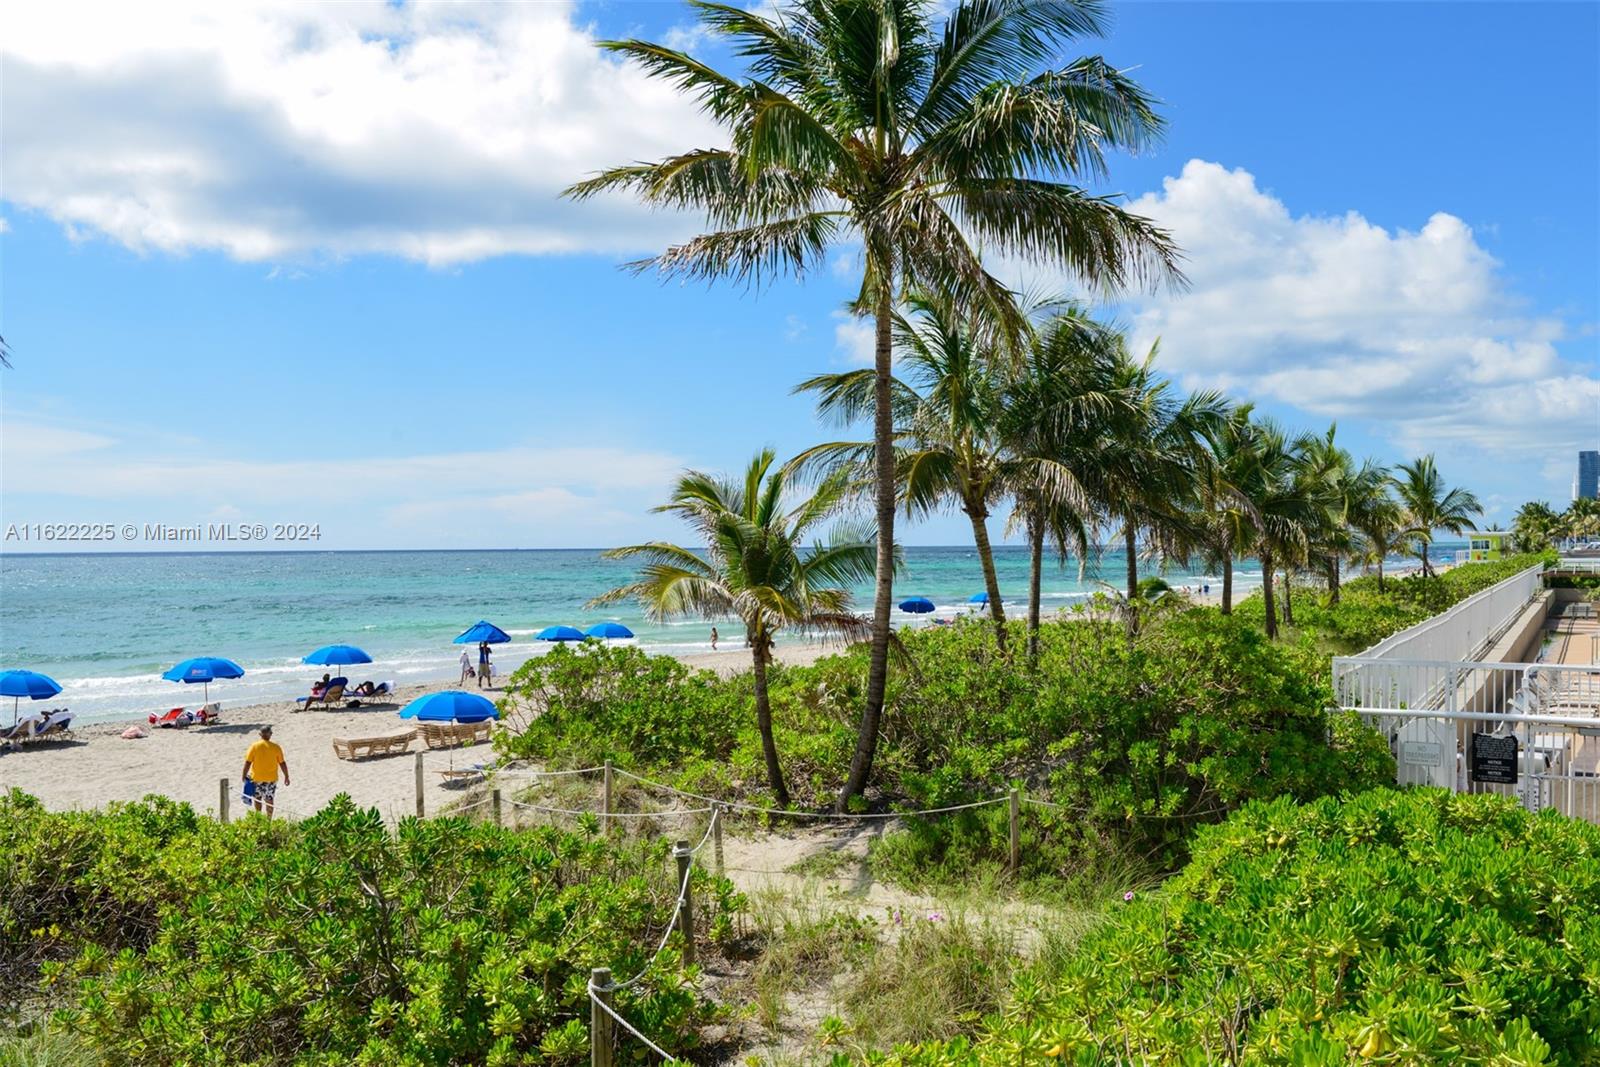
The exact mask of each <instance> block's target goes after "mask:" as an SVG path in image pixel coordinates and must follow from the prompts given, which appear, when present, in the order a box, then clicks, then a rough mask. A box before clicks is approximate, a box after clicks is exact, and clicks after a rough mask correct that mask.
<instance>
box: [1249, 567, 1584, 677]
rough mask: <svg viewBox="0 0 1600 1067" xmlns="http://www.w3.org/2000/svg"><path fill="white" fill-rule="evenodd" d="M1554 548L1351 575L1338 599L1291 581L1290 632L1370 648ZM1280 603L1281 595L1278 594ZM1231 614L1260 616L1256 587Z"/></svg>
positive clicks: (1341, 648)
mask: <svg viewBox="0 0 1600 1067" xmlns="http://www.w3.org/2000/svg"><path fill="white" fill-rule="evenodd" d="M1555 559H1556V556H1555V554H1554V553H1549V552H1547V553H1538V552H1531V553H1527V554H1525V555H1520V556H1510V557H1507V558H1506V559H1503V560H1499V561H1497V562H1493V563H1465V564H1462V565H1461V566H1459V567H1452V568H1451V569H1450V570H1448V571H1445V572H1444V573H1443V574H1435V575H1430V576H1428V577H1426V578H1424V577H1422V576H1421V575H1420V574H1413V575H1407V576H1405V577H1403V578H1385V579H1384V582H1383V590H1382V591H1381V592H1380V591H1379V589H1378V579H1377V576H1376V575H1369V576H1364V577H1361V578H1353V579H1351V580H1350V581H1348V582H1345V583H1344V584H1343V585H1342V586H1341V588H1340V591H1339V603H1338V604H1336V605H1333V606H1329V605H1328V604H1326V603H1325V601H1326V599H1327V595H1326V593H1325V591H1324V590H1322V589H1321V587H1302V586H1299V585H1296V587H1295V592H1294V625H1293V627H1292V628H1290V629H1291V630H1292V632H1293V634H1295V635H1298V637H1300V638H1301V639H1302V640H1305V641H1309V642H1310V643H1311V645H1312V647H1314V648H1315V649H1317V650H1318V651H1319V652H1320V653H1322V654H1323V655H1336V656H1339V655H1349V654H1352V653H1356V652H1360V651H1362V650H1363V649H1367V648H1371V647H1372V646H1373V645H1375V644H1377V643H1378V642H1379V641H1382V640H1383V639H1384V638H1386V637H1388V636H1389V635H1391V634H1395V633H1399V632H1400V631H1401V630H1404V629H1405V628H1406V627H1408V626H1415V625H1416V624H1417V623H1419V622H1421V621H1423V620H1424V619H1427V618H1429V617H1430V616H1433V615H1437V614H1439V613H1440V612H1441V611H1444V610H1446V609H1447V608H1449V607H1451V606H1452V605H1454V604H1457V603H1459V602H1460V601H1462V600H1465V599H1466V598H1467V597H1469V596H1472V595H1473V594H1474V593H1478V592H1482V591H1483V590H1485V589H1487V588H1489V587H1490V586H1492V585H1495V584H1496V583H1498V582H1502V581H1504V580H1505V579H1507V578H1509V577H1511V576H1512V575H1514V574H1517V573H1518V572H1520V571H1524V570H1527V569H1528V568H1529V567H1531V566H1533V565H1534V564H1536V563H1541V562H1542V563H1552V562H1554V561H1555ZM1278 602H1279V609H1280V610H1281V609H1282V602H1283V597H1282V596H1281V595H1280V596H1279V598H1278ZM1234 610H1235V614H1237V615H1238V616H1239V617H1240V618H1242V619H1247V620H1249V621H1250V622H1252V623H1253V624H1254V625H1256V626H1258V627H1259V626H1262V625H1263V622H1264V618H1265V615H1264V612H1265V604H1264V602H1263V600H1262V597H1261V594H1260V593H1259V592H1256V593H1253V594H1251V595H1250V596H1249V597H1246V598H1245V599H1244V600H1242V601H1241V602H1240V603H1239V604H1238V605H1237V606H1236V607H1235V609H1234Z"/></svg>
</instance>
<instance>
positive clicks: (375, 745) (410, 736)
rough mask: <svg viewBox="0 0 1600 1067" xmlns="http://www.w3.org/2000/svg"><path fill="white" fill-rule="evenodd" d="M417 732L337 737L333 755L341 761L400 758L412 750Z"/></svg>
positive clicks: (334, 740)
mask: <svg viewBox="0 0 1600 1067" xmlns="http://www.w3.org/2000/svg"><path fill="white" fill-rule="evenodd" d="M416 736H417V735H416V733H415V731H412V730H407V731H406V732H405V733H399V734H382V735H380V736H377V737H335V738H334V739H333V754H334V755H335V756H338V757H339V758H340V759H347V760H358V759H371V758H372V757H374V756H398V755H400V754H401V753H404V752H409V751H410V750H411V742H412V741H413V740H414V739H415V738H416Z"/></svg>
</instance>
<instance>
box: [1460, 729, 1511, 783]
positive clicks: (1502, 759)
mask: <svg viewBox="0 0 1600 1067" xmlns="http://www.w3.org/2000/svg"><path fill="white" fill-rule="evenodd" d="M1468 768H1469V772H1470V773H1471V775H1472V780H1473V781H1474V782H1497V783H1499V784H1501V785H1516V784H1517V739H1516V738H1515V737H1512V736H1511V735H1509V734H1507V735H1504V736H1497V735H1495V734H1473V735H1472V759H1471V760H1470V761H1469V762H1468Z"/></svg>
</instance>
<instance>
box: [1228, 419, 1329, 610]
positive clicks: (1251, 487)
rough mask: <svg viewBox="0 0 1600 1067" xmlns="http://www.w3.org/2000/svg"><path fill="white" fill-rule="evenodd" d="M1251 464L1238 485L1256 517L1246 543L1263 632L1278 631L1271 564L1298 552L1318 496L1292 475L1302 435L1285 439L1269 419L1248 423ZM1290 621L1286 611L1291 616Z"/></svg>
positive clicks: (1303, 544)
mask: <svg viewBox="0 0 1600 1067" xmlns="http://www.w3.org/2000/svg"><path fill="white" fill-rule="evenodd" d="M1252 433H1253V437H1254V440H1253V441H1252V443H1251V449H1252V452H1253V462H1252V469H1251V471H1250V477H1249V480H1248V481H1247V482H1246V483H1245V484H1244V485H1243V486H1241V491H1242V492H1244V493H1245V494H1246V495H1248V497H1249V499H1250V503H1251V511H1252V512H1253V513H1254V515H1255V516H1256V519H1257V521H1256V523H1255V525H1254V527H1253V528H1252V530H1251V545H1252V547H1253V548H1254V550H1255V557H1256V559H1257V560H1259V561H1260V563H1261V597H1262V600H1263V602H1264V607H1265V608H1266V631H1267V636H1268V637H1277V636H1278V611H1277V597H1276V584H1275V578H1274V574H1273V571H1274V568H1275V567H1276V566H1277V564H1278V563H1280V562H1284V561H1288V560H1294V559H1298V558H1301V557H1302V555H1303V553H1304V552H1305V547H1306V543H1307V530H1308V529H1309V528H1310V527H1312V526H1313V525H1314V524H1315V523H1316V522H1317V521H1318V517H1317V510H1318V507H1319V501H1317V499H1316V498H1315V496H1313V495H1311V494H1309V493H1307V491H1306V486H1305V484H1304V483H1303V482H1302V481H1299V480H1297V478H1296V475H1297V473H1298V472H1299V470H1300V455H1299V452H1300V447H1301V446H1302V445H1303V444H1304V443H1305V442H1304V441H1290V440H1289V439H1288V437H1286V436H1285V434H1284V432H1283V430H1282V429H1280V428H1279V427H1278V425H1277V424H1276V423H1274V422H1273V421H1271V420H1270V419H1261V420H1259V421H1257V422H1256V423H1255V424H1254V427H1253V431H1252ZM1291 621H1292V616H1291Z"/></svg>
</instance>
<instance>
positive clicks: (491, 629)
mask: <svg viewBox="0 0 1600 1067" xmlns="http://www.w3.org/2000/svg"><path fill="white" fill-rule="evenodd" d="M509 640H511V635H510V634H508V633H506V632H505V631H504V630H502V629H500V627H498V626H496V625H495V624H494V623H492V622H486V621H485V620H483V619H479V620H478V621H477V622H475V623H473V624H472V625H471V626H469V627H467V628H466V629H465V630H463V631H462V633H461V636H460V637H458V638H456V639H455V640H454V641H452V642H450V643H451V644H452V645H481V644H483V643H484V642H485V641H487V642H488V643H489V644H491V645H503V644H505V643H506V642H507V641H509Z"/></svg>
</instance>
